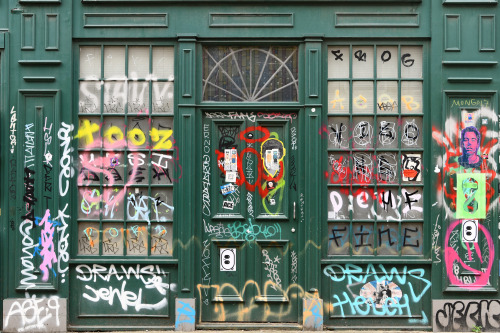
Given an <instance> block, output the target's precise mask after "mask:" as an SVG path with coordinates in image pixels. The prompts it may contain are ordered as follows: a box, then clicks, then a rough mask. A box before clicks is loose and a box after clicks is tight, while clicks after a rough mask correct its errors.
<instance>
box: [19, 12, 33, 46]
mask: <svg viewBox="0 0 500 333" xmlns="http://www.w3.org/2000/svg"><path fill="white" fill-rule="evenodd" d="M34 49H35V14H28V13H26V14H22V19H21V50H34Z"/></svg>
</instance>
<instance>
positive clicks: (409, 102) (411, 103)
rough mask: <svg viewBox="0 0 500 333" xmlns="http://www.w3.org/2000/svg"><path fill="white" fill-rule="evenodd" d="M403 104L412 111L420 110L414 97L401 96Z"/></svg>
mask: <svg viewBox="0 0 500 333" xmlns="http://www.w3.org/2000/svg"><path fill="white" fill-rule="evenodd" d="M401 102H403V103H404V104H405V105H406V108H407V109H408V110H410V111H416V110H418V109H420V104H419V103H418V102H415V100H414V98H413V96H401Z"/></svg>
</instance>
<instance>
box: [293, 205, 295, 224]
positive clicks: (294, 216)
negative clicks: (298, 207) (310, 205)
mask: <svg viewBox="0 0 500 333" xmlns="http://www.w3.org/2000/svg"><path fill="white" fill-rule="evenodd" d="M293 219H294V220H295V201H294V202H293Z"/></svg>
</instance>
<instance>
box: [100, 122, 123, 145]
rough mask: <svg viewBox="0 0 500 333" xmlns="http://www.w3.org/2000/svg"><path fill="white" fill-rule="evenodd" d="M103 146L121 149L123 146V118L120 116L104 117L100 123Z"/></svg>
mask: <svg viewBox="0 0 500 333" xmlns="http://www.w3.org/2000/svg"><path fill="white" fill-rule="evenodd" d="M102 139H103V145H104V148H107V149H123V148H124V147H125V120H124V119H123V118H122V117H106V118H104V122H103V124H102Z"/></svg>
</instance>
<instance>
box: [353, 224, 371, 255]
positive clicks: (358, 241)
mask: <svg viewBox="0 0 500 333" xmlns="http://www.w3.org/2000/svg"><path fill="white" fill-rule="evenodd" d="M352 229H353V237H352V254H354V255H372V254H373V250H374V246H375V243H374V239H373V223H353V224H352Z"/></svg>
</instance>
